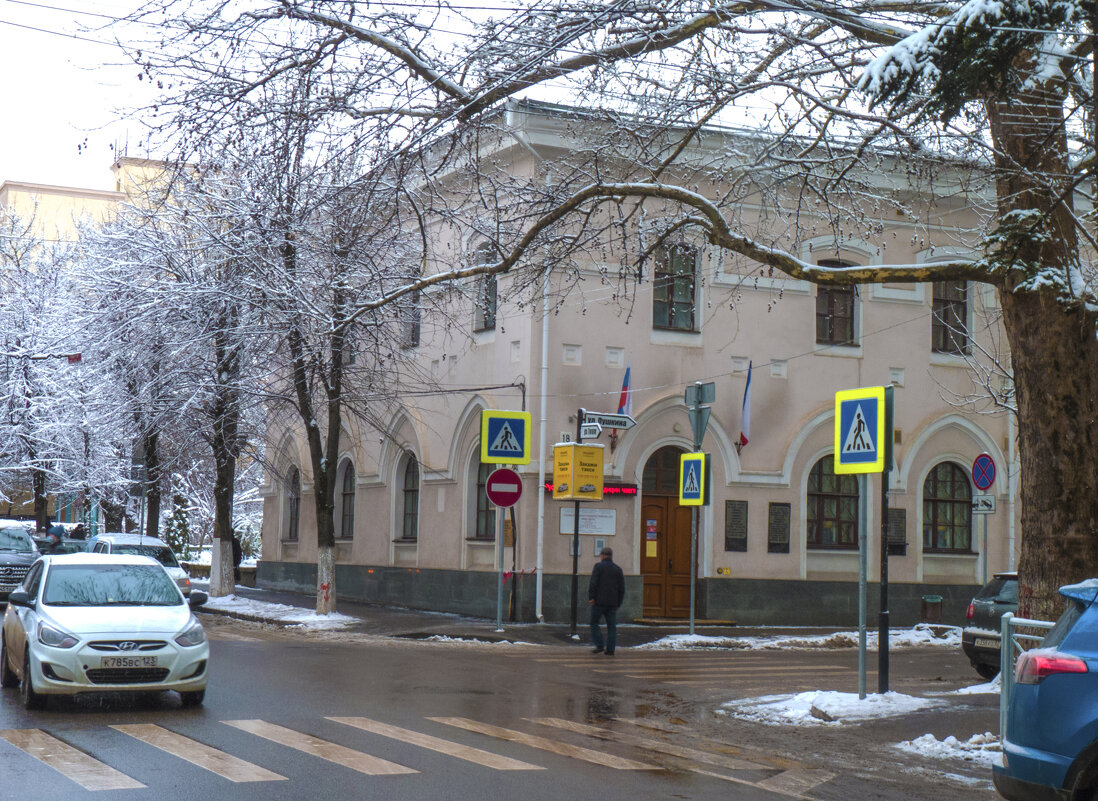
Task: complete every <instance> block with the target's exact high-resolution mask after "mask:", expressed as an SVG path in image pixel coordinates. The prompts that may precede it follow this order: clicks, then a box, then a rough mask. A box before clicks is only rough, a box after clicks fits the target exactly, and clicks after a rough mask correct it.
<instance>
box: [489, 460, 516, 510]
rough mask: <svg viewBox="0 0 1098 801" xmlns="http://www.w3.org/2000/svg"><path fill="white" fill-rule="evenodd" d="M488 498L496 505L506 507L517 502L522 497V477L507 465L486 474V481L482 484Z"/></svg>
mask: <svg viewBox="0 0 1098 801" xmlns="http://www.w3.org/2000/svg"><path fill="white" fill-rule="evenodd" d="M484 491H485V493H487V495H488V500H490V501H491V502H492V503H494V504H495V505H496V506H499V507H502V508H504V509H506V508H507V507H509V506H514V505H515V504H516V503H518V499H519V498H521V497H522V479H521V478H520V477H519V474H518V473H516V472H515V471H514V470H512V469H511V468H509V467H499V468H497V469H495V470H493V471H492V472H491V473H489V474H488V483H486V484H485V485H484Z"/></svg>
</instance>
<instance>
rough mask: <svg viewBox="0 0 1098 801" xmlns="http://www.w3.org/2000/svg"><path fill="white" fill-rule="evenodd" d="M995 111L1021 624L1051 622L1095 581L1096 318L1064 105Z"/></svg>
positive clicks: (1035, 103)
mask: <svg viewBox="0 0 1098 801" xmlns="http://www.w3.org/2000/svg"><path fill="white" fill-rule="evenodd" d="M987 106H988V116H989V120H990V123H991V132H992V136H993V137H994V141H995V144H996V153H997V156H996V158H997V165H996V166H997V167H998V168H999V172H998V177H997V180H996V194H997V197H998V212H999V219H1000V221H1001V222H1000V225H1001V228H1000V231H1001V232H1005V233H1007V234H1008V237H1007V238H1006V240H1005V241H1004V242H1003V243H1002V244H1001V245H1000V249H999V251H998V252H997V254H996V255H997V257H998V259H999V260H1000V261H1001V264H1000V265H999V267H1000V269H1001V270H1002V274H1003V276H1004V278H1003V284H1002V285H1001V286H1000V288H999V289H1000V293H999V294H1000V299H1001V303H1002V307H1003V324H1004V328H1005V330H1006V333H1007V336H1008V338H1009V340H1010V350H1011V362H1012V367H1013V372H1014V385H1015V393H1016V400H1017V407H1018V436H1019V443H1018V452H1019V457H1020V460H1021V484H1020V500H1021V525H1022V528H1021V535H1022V536H1021V558H1020V560H1019V565H1018V568H1019V579H1020V580H1019V584H1020V594H1019V608H1018V613H1019V614H1020V615H1021V616H1023V617H1029V618H1038V619H1044V620H1051V619H1055V618H1056V617H1057V616H1058V615H1059V612H1060V611H1061V610H1062V609H1063V599H1062V598H1061V597H1060V595H1059V593H1058V592H1057V588H1058V587H1060V586H1061V585H1063V584H1067V583H1070V582H1074V581H1079V580H1081V579H1085V578H1090V577H1095V576H1098V441H1096V439H1098V340H1096V338H1095V331H1096V323H1098V317H1096V315H1095V314H1094V313H1093V312H1091V311H1088V310H1087V309H1086V308H1084V307H1083V305H1082V304H1079V303H1075V304H1073V303H1072V302H1071V301H1070V298H1069V297H1068V292H1069V291H1070V289H1069V288H1070V287H1071V285H1072V282H1071V280H1070V276H1071V271H1072V270H1075V269H1077V268H1078V265H1079V246H1078V240H1077V238H1076V234H1075V227H1074V226H1075V220H1074V219H1073V214H1072V209H1071V197H1072V194H1073V193H1072V191H1071V189H1070V188H1068V187H1067V186H1066V184H1065V180H1066V178H1065V177H1066V176H1069V175H1070V174H1071V170H1070V169H1069V168H1068V165H1067V163H1066V158H1067V153H1068V147H1067V139H1066V133H1065V130H1064V120H1063V112H1062V98H1060V97H1059V96H1058V95H1056V94H1055V93H1054V92H1053V91H1051V90H1048V91H1044V92H1042V91H1041V90H1035V91H1032V92H1029V93H1027V94H1026V95H1025V102H1019V101H1018V100H1017V99H1015V101H1014V102H1012V103H1009V104H1008V103H1006V102H1003V103H996V102H990V103H988V104H987ZM1033 222H1035V223H1036V224H1035V225H1031V224H1030V223H1033ZM1004 223H1005V224H1006V225H1004ZM1012 223H1013V224H1014V225H1015V228H1014V230H1013V231H1011V230H1010V229H1009V226H1010V225H1011V224H1012ZM1018 223H1021V225H1020V226H1018ZM1056 277H1059V278H1060V279H1063V283H1062V285H1061V286H1055V285H1052V284H1051V283H1050V280H1049V279H1050V278H1056Z"/></svg>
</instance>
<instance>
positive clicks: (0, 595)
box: [0, 526, 39, 604]
mask: <svg viewBox="0 0 1098 801" xmlns="http://www.w3.org/2000/svg"><path fill="white" fill-rule="evenodd" d="M38 556H39V554H38V548H37V547H35V544H34V540H32V539H31V536H30V533H29V532H28V531H27V530H26V529H25V528H24V527H23V526H4V527H2V528H0V603H5V604H6V603H7V602H8V595H10V594H11V592H12V590H14V589H15V588H16V587H18V586H19V585H20V584H21V583H22V582H23V577H24V576H26V575H27V571H28V570H30V566H31V564H33V563H34V560H35V559H37V558H38Z"/></svg>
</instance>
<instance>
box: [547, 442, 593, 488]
mask: <svg viewBox="0 0 1098 801" xmlns="http://www.w3.org/2000/svg"><path fill="white" fill-rule="evenodd" d="M602 465H603V455H602V446H601V445H577V444H576V443H574V442H570V443H567V444H557V445H555V446H553V500H555V501H601V500H602Z"/></svg>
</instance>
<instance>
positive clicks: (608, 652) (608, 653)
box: [606, 651, 614, 656]
mask: <svg viewBox="0 0 1098 801" xmlns="http://www.w3.org/2000/svg"><path fill="white" fill-rule="evenodd" d="M606 655H607V656H613V655H614V652H613V651H607V652H606Z"/></svg>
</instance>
